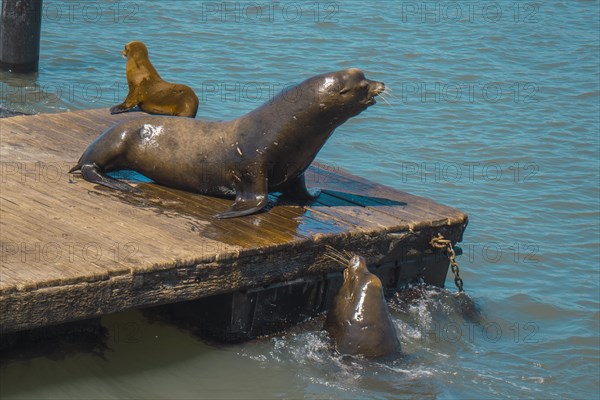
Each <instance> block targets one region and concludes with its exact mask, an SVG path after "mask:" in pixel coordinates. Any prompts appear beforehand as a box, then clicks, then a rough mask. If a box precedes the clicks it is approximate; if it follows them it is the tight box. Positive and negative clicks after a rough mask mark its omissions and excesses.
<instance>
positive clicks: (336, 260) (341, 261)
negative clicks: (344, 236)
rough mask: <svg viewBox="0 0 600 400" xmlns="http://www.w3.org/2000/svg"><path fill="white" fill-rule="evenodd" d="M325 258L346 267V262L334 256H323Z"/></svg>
mask: <svg viewBox="0 0 600 400" xmlns="http://www.w3.org/2000/svg"><path fill="white" fill-rule="evenodd" d="M323 257H325V258H329V259H330V260H332V261H334V262H335V263H337V264H340V265H344V264H345V263H344V260H341V259H339V258H336V257H334V256H332V255H331V254H323Z"/></svg>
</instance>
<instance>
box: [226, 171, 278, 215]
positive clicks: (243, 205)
mask: <svg viewBox="0 0 600 400" xmlns="http://www.w3.org/2000/svg"><path fill="white" fill-rule="evenodd" d="M261 177H262V179H261ZM257 178H258V179H257ZM268 201H269V194H268V192H267V177H266V176H262V174H260V175H259V176H258V177H254V179H253V180H250V179H247V180H246V182H240V187H239V188H238V189H237V195H236V198H235V202H234V203H233V204H232V205H231V207H229V210H227V211H225V212H222V213H220V214H217V215H215V217H216V218H219V219H225V218H235V217H242V216H244V215H250V214H254V213H256V212H258V211H260V210H262V209H263V208H264V207H265V206H266V205H267V203H268Z"/></svg>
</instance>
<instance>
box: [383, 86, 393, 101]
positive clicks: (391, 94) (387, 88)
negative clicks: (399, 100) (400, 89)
mask: <svg viewBox="0 0 600 400" xmlns="http://www.w3.org/2000/svg"><path fill="white" fill-rule="evenodd" d="M380 94H385V95H387V96H389V97H391V98H392V99H395V98H396V95H395V94H394V92H393V91H392V89H391V88H390V87H389V86H386V87H385V89H384V90H383V92H381V93H380Z"/></svg>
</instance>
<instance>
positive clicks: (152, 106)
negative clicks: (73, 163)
mask: <svg viewBox="0 0 600 400" xmlns="http://www.w3.org/2000/svg"><path fill="white" fill-rule="evenodd" d="M123 56H125V57H127V64H126V70H127V84H128V85H129V93H127V97H126V98H125V100H124V101H123V103H121V104H118V105H116V106H113V107H111V109H110V113H111V114H118V113H123V112H126V111H129V110H130V109H132V108H133V107H135V106H139V107H140V109H141V110H142V111H144V112H147V113H148V114H160V115H175V116H179V117H191V118H194V117H195V116H196V112H197V111H198V96H196V93H194V91H193V90H192V88H190V87H189V86H186V85H181V84H177V83H171V82H167V81H164V80H162V78H161V77H160V75H158V72H156V69H154V66H152V63H150V59H149V58H148V49H147V48H146V45H145V44H144V43H142V42H130V43H127V44H126V45H125V48H124V49H123Z"/></svg>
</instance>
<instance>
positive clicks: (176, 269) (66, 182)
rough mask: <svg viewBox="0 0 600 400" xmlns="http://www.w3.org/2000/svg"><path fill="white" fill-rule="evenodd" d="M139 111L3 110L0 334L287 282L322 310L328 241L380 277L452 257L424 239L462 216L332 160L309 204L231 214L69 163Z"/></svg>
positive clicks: (440, 272)
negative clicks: (121, 186)
mask: <svg viewBox="0 0 600 400" xmlns="http://www.w3.org/2000/svg"><path fill="white" fill-rule="evenodd" d="M141 115H142V114H141V113H127V114H121V115H114V116H112V115H110V114H109V112H108V110H107V109H97V110H86V111H77V112H68V113H61V114H42V115H36V116H16V117H10V118H3V119H0V165H1V176H0V246H1V248H0V250H1V252H0V257H1V260H0V261H1V267H0V318H1V320H0V333H10V332H16V331H21V330H28V329H34V328H40V327H44V326H48V325H54V324H59V323H64V322H69V321H76V320H82V319H89V318H94V317H98V316H101V315H105V314H108V313H113V312H117V311H122V310H126V309H131V308H141V307H148V306H154V305H160V304H166V303H174V302H182V301H188V300H195V299H200V298H211V299H218V298H220V297H219V296H221V298H222V297H223V296H229V297H228V299H229V300H228V301H230V303H231V304H234V303H236V302H237V304H238V306H237V307H238V309H244V307H245V308H248V307H247V305H248V304H243V303H244V302H254V301H255V300H256V296H257V294H256V293H259V292H261V293H262V296H263V297H265V296H267V294H268V295H269V296H271V297H273V295H275V297H277V296H276V295H277V293H278V292H277V288H278V287H282V285H283V286H286V287H287V288H288V289H286V291H287V292H289V293H291V294H290V295H291V296H292V297H293V296H296V297H302V296H306V297H308V296H313V298H312V300H310V301H311V302H312V303H311V304H312V305H311V307H312V308H311V310H313V311H319V310H320V309H322V308H323V306H324V304H326V302H327V298H328V297H330V296H331V292H332V290H329V291H327V290H324V289H323V290H320V291H314V290H313V291H308V292H307V290H306V287H307V286H306V285H309V284H310V285H313V286H311V287H313V288H314V287H321V288H323V287H324V286H323V282H328V281H331V277H332V276H334V275H335V274H339V271H340V270H341V267H340V266H339V265H336V264H335V263H333V262H332V261H331V260H329V259H327V258H326V257H324V256H323V254H324V253H325V252H326V245H330V246H333V247H335V248H336V249H340V250H343V249H347V250H350V251H355V252H358V253H360V254H362V255H363V256H365V258H366V259H367V260H368V262H369V266H370V268H372V269H373V270H375V271H377V272H376V273H378V275H380V277H382V279H383V280H384V284H385V285H386V286H387V287H391V288H398V287H400V286H401V285H402V284H405V283H407V282H410V281H414V280H417V279H422V280H424V281H426V282H429V283H432V284H436V285H438V286H443V284H444V280H445V277H446V272H447V269H448V260H447V259H445V257H443V256H440V254H439V253H437V252H436V251H435V250H433V249H432V248H431V247H430V246H429V241H430V240H431V238H432V237H433V236H435V235H437V234H438V233H441V234H443V235H444V237H446V238H447V239H450V240H452V241H454V242H459V241H460V240H461V239H462V234H463V231H464V229H465V227H466V224H467V216H466V215H465V214H464V213H462V212H461V211H459V210H456V209H454V208H451V207H446V206H443V205H440V204H437V203H435V202H433V201H431V200H428V199H425V198H421V197H417V196H413V195H410V194H408V193H404V192H401V191H397V190H393V189H391V188H388V187H384V186H381V185H378V184H375V183H373V182H369V181H366V180H364V179H361V178H358V177H355V176H352V175H350V174H348V173H347V172H344V171H341V170H339V169H338V168H335V167H332V166H324V165H313V166H312V167H311V169H310V170H309V171H308V172H307V174H306V176H307V182H308V185H309V187H320V188H322V189H323V193H322V195H321V196H320V197H319V199H318V201H317V202H315V203H313V204H311V205H310V206H296V205H293V204H289V203H284V202H283V201H281V200H279V199H278V198H277V196H270V205H269V211H268V212H264V213H261V214H258V215H252V216H247V217H242V218H236V219H231V220H217V219H215V218H213V215H214V214H216V213H218V212H221V211H223V210H225V209H226V208H227V206H228V205H229V204H230V202H231V201H230V200H226V199H217V198H212V197H206V196H201V195H197V194H191V193H186V192H182V191H178V190H173V189H168V188H165V187H161V186H159V185H155V184H151V183H138V184H136V186H137V187H138V188H140V189H141V190H142V194H141V195H132V194H123V193H118V192H116V191H112V190H110V189H106V188H103V187H100V186H98V185H93V184H91V183H89V182H86V181H84V180H83V179H82V178H81V177H80V176H79V175H72V174H69V173H68V171H69V169H70V168H71V167H72V166H73V165H74V164H75V162H76V161H77V159H78V158H79V156H80V155H81V154H82V152H83V150H84V149H85V148H86V146H87V145H88V144H89V143H90V142H91V141H92V140H93V139H94V138H95V137H96V136H98V135H99V134H100V133H102V132H103V131H104V130H105V129H106V128H107V127H109V126H111V125H113V124H115V123H116V122H119V121H122V120H124V119H127V118H135V117H139V116H141ZM331 274H334V275H331ZM294 285H300V286H297V287H302V288H304V289H302V290H299V291H298V290H295V289H289V288H291V287H293V286H294ZM329 286H330V289H331V285H329ZM269 293H270V294H269ZM240 296H241V297H240ZM252 296H254V297H252ZM267 297H268V296H267ZM252 298H254V299H255V300H252ZM271 300H273V299H271ZM272 302H277V300H276V299H275V300H273V301H272ZM284 303H285V302H283V303H282V304H284ZM265 304H266V303H265ZM211 307H212V306H211ZM253 307H254V308H256V307H257V306H253ZM275 308H276V307H275ZM230 311H231V310H230ZM252 313H254V314H252V315H253V317H252V318H251V320H250V321H249V322H248V321H247V326H246V327H245V328H244V329H250V328H252V327H253V326H254V327H255V328H256V327H257V326H258V324H259V322H258V321H259V320H260V319H262V320H265V319H266V320H265V321H263V322H264V323H263V324H262V325H267V326H268V325H269V321H268V318H267V317H265V316H268V315H270V314H269V313H266V314H265V313H263V314H261V315H258V314H256V313H257V311H256V310H255V309H253V310H252ZM226 318H229V319H228V322H229V324H230V325H231V322H232V319H235V315H232V313H231V312H230V313H229V314H227V316H226ZM244 318H246V317H244ZM248 324H249V325H248ZM253 329H254V328H253ZM254 330H255V331H256V332H259V331H260V332H263V331H264V329H262V328H260V329H254Z"/></svg>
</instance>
